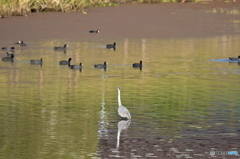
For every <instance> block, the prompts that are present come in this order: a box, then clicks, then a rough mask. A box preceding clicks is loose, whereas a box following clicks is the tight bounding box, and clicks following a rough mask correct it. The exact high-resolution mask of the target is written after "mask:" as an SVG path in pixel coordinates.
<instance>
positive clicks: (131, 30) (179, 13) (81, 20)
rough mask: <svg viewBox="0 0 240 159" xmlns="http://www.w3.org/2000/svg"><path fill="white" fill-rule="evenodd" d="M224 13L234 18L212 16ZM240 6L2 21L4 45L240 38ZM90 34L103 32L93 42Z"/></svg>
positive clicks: (142, 7)
mask: <svg viewBox="0 0 240 159" xmlns="http://www.w3.org/2000/svg"><path fill="white" fill-rule="evenodd" d="M219 8H225V9H227V10H226V11H229V13H231V14H227V13H216V12H214V11H216V10H220V9H219ZM239 9H240V3H239V2H237V3H234V4H233V3H224V2H212V3H208V4H206V3H205V4H195V3H162V4H124V5H123V6H119V7H106V8H89V9H88V14H82V12H73V13H59V12H57V13H56V12H54V13H52V12H51V13H32V14H31V15H30V16H28V17H23V16H22V17H11V18H3V19H0V24H1V27H0V33H1V37H2V38H1V39H0V43H1V44H5V43H12V42H15V41H17V40H24V41H38V40H41V39H73V40H88V39H92V38H93V36H94V38H95V39H98V38H100V39H101V38H109V39H119V38H188V37H207V36H221V35H229V34H231V35H233V34H239V33H240V29H239V24H240V23H239V21H240V16H239V15H238V12H239V11H238V10H239ZM91 29H99V30H100V33H99V34H98V35H97V36H95V35H92V34H89V33H88V31H89V30H91Z"/></svg>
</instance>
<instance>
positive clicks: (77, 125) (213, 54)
mask: <svg viewBox="0 0 240 159" xmlns="http://www.w3.org/2000/svg"><path fill="white" fill-rule="evenodd" d="M66 41H67V42H66ZM239 42H240V36H222V37H216V38H195V39H194V38H189V39H167V40H166V39H119V40H116V43H117V49H116V51H112V50H108V49H106V48H105V47H104V46H105V44H106V41H104V40H102V41H90V42H87V41H81V42H78V41H69V40H53V39H49V40H44V41H29V43H28V45H29V46H27V47H26V48H22V49H20V48H17V50H16V51H15V55H16V56H15V61H14V62H13V63H9V62H3V61H1V62H0V68H1V69H0V74H1V76H0V78H1V83H0V87H1V90H2V91H1V92H0V93H1V95H0V121H1V129H0V136H1V140H0V141H1V143H0V145H1V146H0V156H1V157H0V158H51V159H52V158H98V157H99V158H116V157H118V158H119V157H121V158H148V157H157V158H160V157H162V158H163V157H165V158H181V157H183V158H184V157H185V158H187V157H192V158H210V157H211V156H210V154H209V152H210V150H211V148H215V150H219V151H230V150H231V151H233V150H234V151H239V141H240V137H239V132H240V129H239V122H240V117H239V113H240V109H239V104H240V100H239V95H240V91H239V87H240V86H239V73H240V66H239V65H238V63H229V62H228V61H227V59H228V57H229V56H238V54H239V52H240V48H239ZM65 43H67V44H68V45H69V48H68V49H67V52H63V51H57V52H56V51H54V50H53V46H59V45H63V44H65ZM109 43H110V42H109ZM3 56H4V52H2V53H1V57H3ZM40 57H42V58H43V61H44V63H43V65H42V67H40V66H39V65H31V64H30V62H29V61H30V60H31V59H40ZM69 57H71V58H72V59H73V60H72V64H79V63H80V62H82V63H83V64H84V65H83V66H84V67H83V69H82V72H80V71H79V70H71V69H69V68H68V67H67V66H61V65H59V61H60V60H67V59H68V58H69ZM140 60H143V65H144V66H143V69H142V70H141V71H140V70H139V69H134V68H132V67H131V64H132V63H135V62H139V61H140ZM104 61H107V62H108V63H109V65H108V68H107V70H106V71H104V70H101V69H96V68H94V67H93V65H94V64H98V63H103V62H104ZM117 86H120V87H121V91H122V92H121V96H122V103H123V105H124V106H126V107H127V108H128V109H129V111H130V112H131V115H132V120H131V122H127V121H119V120H120V118H119V116H118V114H117V107H118V106H117V90H116V87H117ZM232 157H235V156H232Z"/></svg>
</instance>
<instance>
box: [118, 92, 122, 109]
mask: <svg viewBox="0 0 240 159" xmlns="http://www.w3.org/2000/svg"><path fill="white" fill-rule="evenodd" d="M120 105H122V103H121V97H120V90H119V89H118V106H120Z"/></svg>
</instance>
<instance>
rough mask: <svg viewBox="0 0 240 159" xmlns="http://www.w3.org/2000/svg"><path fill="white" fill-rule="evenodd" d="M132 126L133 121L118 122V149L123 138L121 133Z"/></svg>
mask: <svg viewBox="0 0 240 159" xmlns="http://www.w3.org/2000/svg"><path fill="white" fill-rule="evenodd" d="M130 124H131V120H120V121H119V122H118V133H117V148H118V147H119V140H120V136H121V131H123V130H126V129H127V128H128V127H129V125H130Z"/></svg>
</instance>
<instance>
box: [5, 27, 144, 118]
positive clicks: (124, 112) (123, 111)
mask: <svg viewBox="0 0 240 159" xmlns="http://www.w3.org/2000/svg"><path fill="white" fill-rule="evenodd" d="M99 32H100V31H99V30H90V31H89V33H99ZM14 44H18V45H19V47H26V46H27V44H25V43H24V42H23V41H22V40H21V41H18V42H16V43H14ZM67 47H68V45H67V44H64V45H63V46H55V47H54V48H53V49H54V50H56V51H58V50H60V51H66V49H67ZM106 48H107V49H112V50H114V51H115V50H116V42H114V43H113V44H107V45H106ZM2 50H3V51H7V52H6V56H5V57H3V58H2V61H5V62H14V53H13V52H14V51H15V47H2ZM9 52H11V53H9ZM71 60H72V58H69V59H68V60H66V61H65V60H62V61H59V65H68V66H69V68H71V69H79V70H81V69H82V67H83V64H82V63H79V65H71ZM30 63H31V64H35V65H42V64H43V58H40V59H33V60H30ZM107 65H108V63H107V62H106V61H105V62H104V63H103V64H95V65H94V67H95V68H99V69H104V70H106V68H107ZM142 66H143V65H142V60H141V61H140V62H139V63H133V64H132V67H133V68H140V70H142ZM117 91H118V114H119V116H120V117H121V119H124V120H128V119H131V114H130V112H129V110H128V109H127V108H126V107H124V106H123V105H122V103H121V96H120V93H121V92H120V87H117Z"/></svg>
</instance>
